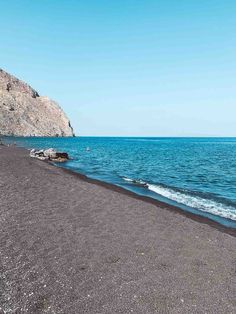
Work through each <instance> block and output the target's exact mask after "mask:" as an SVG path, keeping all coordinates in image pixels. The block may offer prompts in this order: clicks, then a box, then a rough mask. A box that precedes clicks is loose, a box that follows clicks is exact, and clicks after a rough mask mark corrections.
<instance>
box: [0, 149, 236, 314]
mask: <svg viewBox="0 0 236 314" xmlns="http://www.w3.org/2000/svg"><path fill="white" fill-rule="evenodd" d="M0 228H1V229H0V230H1V233H0V308H1V310H0V313H1V312H2V313H56V314H57V313H63V314H70V313H73V314H74V313H76V314H78V313H79V314H80V313H109V314H110V313H140V314H141V313H162V314H163V313H173V314H175V313H214V314H215V313H235V312H236V299H235V295H236V253H235V252H236V238H235V231H234V230H230V229H226V228H224V227H221V226H219V225H217V224H216V223H213V222H210V221H208V220H207V219H204V218H199V217H196V216H193V215H191V214H186V213H183V212H182V211H180V210H178V209H177V208H173V207H170V206H168V205H164V204H161V203H158V202H156V201H155V202H154V201H148V200H147V199H145V198H142V197H138V196H134V195H132V193H129V192H125V191H123V190H121V189H119V188H115V187H112V186H109V185H106V184H102V183H98V182H95V181H93V180H89V179H86V178H84V177H83V176H79V175H75V174H73V173H70V172H69V171H66V170H63V169H60V168H58V167H54V166H53V165H51V164H49V163H46V162H42V161H39V160H35V159H31V158H30V157H29V156H28V151H26V150H24V149H19V148H12V147H10V148H7V147H1V146H0Z"/></svg>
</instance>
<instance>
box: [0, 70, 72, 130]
mask: <svg viewBox="0 0 236 314" xmlns="http://www.w3.org/2000/svg"><path fill="white" fill-rule="evenodd" d="M0 135H12V136H74V132H73V129H72V127H71V125H70V121H69V120H68V118H67V117H66V115H65V113H64V112H63V110H62V109H61V108H60V107H59V106H58V104H57V103H56V102H54V101H53V100H50V99H49V98H48V97H42V96H39V94H38V93H37V92H36V91H35V90H34V89H32V88H31V87H30V86H29V85H28V84H26V83H24V82H22V81H20V80H19V79H17V78H15V77H14V76H12V75H10V74H8V73H6V72H5V71H3V70H2V69H0Z"/></svg>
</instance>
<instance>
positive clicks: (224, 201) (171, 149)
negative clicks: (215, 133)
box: [7, 137, 236, 228]
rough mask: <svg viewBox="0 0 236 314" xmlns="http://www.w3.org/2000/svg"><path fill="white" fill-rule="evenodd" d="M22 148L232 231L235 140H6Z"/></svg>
mask: <svg viewBox="0 0 236 314" xmlns="http://www.w3.org/2000/svg"><path fill="white" fill-rule="evenodd" d="M7 141H8V142H10V143H13V142H15V143H16V145H18V146H22V147H26V148H37V149H45V148H55V149H56V150H59V151H65V152H68V154H69V156H70V157H71V160H69V161H68V162H65V163H63V164H59V165H57V166H59V167H65V168H68V169H71V170H72V171H75V172H79V173H82V174H84V175H86V176H87V177H89V178H94V179H98V180H100V181H105V182H108V183H111V184H114V185H117V186H120V187H122V188H124V189H127V190H130V191H133V192H134V193H136V194H139V195H144V196H147V197H150V198H154V199H156V200H159V201H162V202H165V203H168V204H171V205H175V206H177V207H179V208H181V209H182V210H184V211H188V212H191V213H194V214H196V215H200V216H204V217H208V218H209V219H211V220H214V221H216V222H218V223H220V224H222V225H225V226H227V227H231V228H236V138H167V137H165V138H161V137H74V138H37V137H31V138H20V137H19V138H15V137H14V138H8V139H7Z"/></svg>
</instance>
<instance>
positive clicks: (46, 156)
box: [30, 148, 69, 162]
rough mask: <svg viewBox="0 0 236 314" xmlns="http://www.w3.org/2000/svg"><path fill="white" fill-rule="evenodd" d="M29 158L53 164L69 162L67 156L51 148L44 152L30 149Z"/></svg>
mask: <svg viewBox="0 0 236 314" xmlns="http://www.w3.org/2000/svg"><path fill="white" fill-rule="evenodd" d="M30 157H32V158H38V159H40V160H50V161H53V162H65V161H67V160H69V156H68V154H67V153H64V152H57V151H56V150H55V149H53V148H49V149H45V150H43V149H41V150H35V149H31V151H30Z"/></svg>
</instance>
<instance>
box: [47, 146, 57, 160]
mask: <svg viewBox="0 0 236 314" xmlns="http://www.w3.org/2000/svg"><path fill="white" fill-rule="evenodd" d="M44 156H46V157H49V158H56V157H57V152H56V151H55V149H53V148H49V149H46V150H45V151H44Z"/></svg>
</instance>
